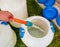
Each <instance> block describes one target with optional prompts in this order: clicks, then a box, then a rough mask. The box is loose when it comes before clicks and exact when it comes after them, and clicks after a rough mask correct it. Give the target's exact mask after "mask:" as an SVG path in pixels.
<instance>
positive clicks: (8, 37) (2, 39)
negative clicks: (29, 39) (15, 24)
mask: <svg viewBox="0 0 60 47" xmlns="http://www.w3.org/2000/svg"><path fill="white" fill-rule="evenodd" d="M1 23H2V21H0V47H14V46H15V44H16V41H17V38H16V34H15V32H14V31H13V30H12V29H11V27H10V26H9V24H8V25H5V24H3V23H2V24H1Z"/></svg>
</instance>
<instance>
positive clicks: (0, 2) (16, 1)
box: [0, 0, 28, 28]
mask: <svg viewBox="0 0 60 47" xmlns="http://www.w3.org/2000/svg"><path fill="white" fill-rule="evenodd" d="M0 9H1V10H7V11H9V12H11V13H12V14H13V15H14V17H15V18H18V19H22V20H24V19H26V18H27V17H28V14H27V4H26V0H0ZM10 23H11V25H13V26H14V27H17V28H18V27H19V26H20V24H19V23H16V22H10Z"/></svg>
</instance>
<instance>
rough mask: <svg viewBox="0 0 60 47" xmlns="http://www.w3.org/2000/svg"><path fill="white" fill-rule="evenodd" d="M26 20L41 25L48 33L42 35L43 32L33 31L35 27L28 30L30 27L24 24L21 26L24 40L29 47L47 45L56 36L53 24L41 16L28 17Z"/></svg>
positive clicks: (21, 35)
mask: <svg viewBox="0 0 60 47" xmlns="http://www.w3.org/2000/svg"><path fill="white" fill-rule="evenodd" d="M26 21H31V22H32V23H33V24H35V25H37V26H39V27H40V28H41V29H43V30H44V32H45V33H46V34H45V35H43V36H42V37H41V36H40V35H41V34H39V33H41V32H39V33H38V32H37V31H33V29H32V30H31V31H28V27H27V26H25V25H23V24H22V25H21V27H20V37H21V39H22V41H23V42H24V43H25V44H26V45H27V47H47V46H48V45H49V44H50V43H51V42H52V40H53V37H54V31H53V28H54V27H53V25H52V24H50V22H49V21H48V20H47V19H45V18H43V17H41V16H32V17H30V18H27V19H26ZM23 29H24V30H23Z"/></svg>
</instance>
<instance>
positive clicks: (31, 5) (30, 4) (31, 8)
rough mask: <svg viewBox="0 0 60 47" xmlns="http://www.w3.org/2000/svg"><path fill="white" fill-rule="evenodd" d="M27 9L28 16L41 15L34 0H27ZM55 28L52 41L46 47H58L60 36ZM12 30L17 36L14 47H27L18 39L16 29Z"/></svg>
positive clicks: (59, 45) (39, 8)
mask: <svg viewBox="0 0 60 47" xmlns="http://www.w3.org/2000/svg"><path fill="white" fill-rule="evenodd" d="M27 9H28V15H29V17H30V16H33V15H42V8H41V7H39V5H38V4H37V3H36V2H35V0H27ZM54 27H55V36H54V39H53V41H52V43H51V44H50V45H49V46H48V47H60V36H59V35H58V34H59V31H58V29H57V27H56V26H55V25H54ZM12 28H13V30H14V31H15V32H16V35H17V43H16V45H15V47H27V46H26V45H25V44H24V43H23V42H22V41H21V39H20V37H19V30H18V29H17V28H14V27H12Z"/></svg>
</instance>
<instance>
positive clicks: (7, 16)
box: [0, 11, 13, 22]
mask: <svg viewBox="0 0 60 47" xmlns="http://www.w3.org/2000/svg"><path fill="white" fill-rule="evenodd" d="M11 18H13V15H12V14H11V13H10V12H8V11H0V20H1V21H4V22H9V21H11Z"/></svg>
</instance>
